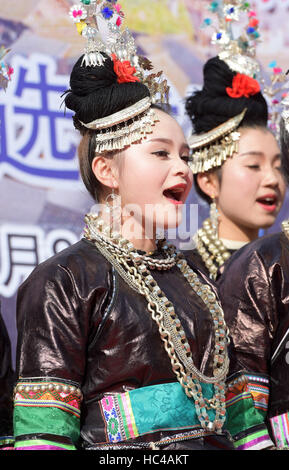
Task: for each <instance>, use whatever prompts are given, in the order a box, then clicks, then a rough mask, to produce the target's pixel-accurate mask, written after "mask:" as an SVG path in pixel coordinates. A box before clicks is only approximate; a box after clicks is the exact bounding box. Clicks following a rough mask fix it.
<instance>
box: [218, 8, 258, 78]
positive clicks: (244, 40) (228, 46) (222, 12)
mask: <svg viewBox="0 0 289 470" xmlns="http://www.w3.org/2000/svg"><path fill="white" fill-rule="evenodd" d="M212 3H213V4H214V6H213V7H212V4H211V10H212V11H213V12H214V13H217V16H218V27H217V28H216V32H215V33H214V34H213V36H212V44H216V45H217V46H218V47H219V49H220V52H219V54H218V56H219V58H220V59H221V60H223V61H224V62H226V64H227V65H228V67H230V69H231V70H233V71H234V72H238V73H241V74H245V75H248V76H250V77H252V78H258V76H259V73H260V65H259V63H258V61H257V60H256V46H257V44H258V42H259V41H260V34H259V31H258V24H259V22H258V20H257V18H256V17H255V16H256V13H255V12H254V11H253V10H251V6H250V3H249V2H245V1H243V0H218V1H216V2H212ZM244 13H245V14H246V15H247V17H248V20H247V21H246V22H247V24H246V25H245V28H243V29H242V32H241V34H239V35H238V34H236V32H234V27H235V26H237V24H236V23H240V21H241V17H242V16H244Z"/></svg>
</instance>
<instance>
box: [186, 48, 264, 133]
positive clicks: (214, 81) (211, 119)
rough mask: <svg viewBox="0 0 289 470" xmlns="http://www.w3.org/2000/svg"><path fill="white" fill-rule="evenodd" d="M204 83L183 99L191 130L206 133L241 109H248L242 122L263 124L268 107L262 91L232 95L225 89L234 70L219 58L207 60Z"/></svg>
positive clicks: (231, 79)
mask: <svg viewBox="0 0 289 470" xmlns="http://www.w3.org/2000/svg"><path fill="white" fill-rule="evenodd" d="M203 74H204V85H203V88H202V90H200V91H197V92H196V93H195V94H194V95H193V96H190V97H189V98H187V100H186V104H185V106H186V111H187V113H188V115H189V117H190V119H191V121H192V124H193V127H194V131H195V132H196V133H197V134H198V133H201V132H207V131H209V130H211V129H213V128H215V127H217V126H218V125H220V124H223V123H224V122H226V121H227V120H228V119H230V118H231V117H234V116H237V115H238V114H240V113H241V112H242V111H243V110H244V108H247V112H246V114H245V117H244V119H243V121H242V125H248V126H266V125H267V120H268V107H267V103H266V100H265V99H264V97H263V95H262V93H261V92H258V93H256V94H255V95H252V96H250V97H249V98H246V97H241V98H231V97H230V96H229V95H228V94H227V92H226V88H227V87H231V86H232V81H233V78H234V76H235V75H236V72H233V71H232V70H231V69H230V68H229V67H228V65H227V64H226V63H225V62H224V61H223V60H221V59H219V57H213V58H212V59H209V60H208V61H207V62H206V64H205V65H204V70H203Z"/></svg>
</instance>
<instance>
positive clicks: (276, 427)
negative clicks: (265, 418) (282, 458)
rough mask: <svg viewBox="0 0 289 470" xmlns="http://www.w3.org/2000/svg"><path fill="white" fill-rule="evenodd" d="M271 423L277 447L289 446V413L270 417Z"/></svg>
mask: <svg viewBox="0 0 289 470" xmlns="http://www.w3.org/2000/svg"><path fill="white" fill-rule="evenodd" d="M270 423H271V427H272V431H273V435H274V439H275V443H276V447H277V448H280V449H282V448H284V447H287V448H288V447H289V413H283V414H281V415H278V416H274V417H273V418H270Z"/></svg>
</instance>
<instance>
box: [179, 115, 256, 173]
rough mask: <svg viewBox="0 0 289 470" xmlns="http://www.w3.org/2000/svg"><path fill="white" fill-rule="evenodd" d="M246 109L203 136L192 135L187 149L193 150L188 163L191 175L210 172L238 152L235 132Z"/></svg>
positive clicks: (237, 133)
mask: <svg viewBox="0 0 289 470" xmlns="http://www.w3.org/2000/svg"><path fill="white" fill-rule="evenodd" d="M246 110H247V109H246V108H245V109H244V110H243V111H242V113H240V114H238V115H237V116H234V117H233V118H231V119H229V120H228V121H226V122H225V123H223V124H221V125H220V126H218V127H215V128H214V129H212V130H211V131H209V132H206V133H203V134H198V135H197V134H193V135H192V136H191V137H190V138H189V140H188V143H189V147H190V149H191V150H193V158H192V161H191V163H190V167H191V170H192V172H193V174H198V173H203V172H206V171H210V170H211V169H212V168H218V167H220V166H221V165H222V164H223V163H224V162H225V161H226V160H227V158H229V157H232V156H233V154H234V153H235V152H238V143H239V139H240V133H239V132H237V131H236V129H237V128H238V126H239V124H240V123H241V121H242V120H243V118H244V116H245V113H246Z"/></svg>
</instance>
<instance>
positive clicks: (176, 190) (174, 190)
mask: <svg viewBox="0 0 289 470" xmlns="http://www.w3.org/2000/svg"><path fill="white" fill-rule="evenodd" d="M185 188H186V185H184V184H180V185H176V186H173V187H171V188H168V189H165V190H164V192H163V195H164V196H165V197H166V198H167V199H168V200H169V201H170V202H172V203H174V204H183V202H184V201H183V199H182V196H183V194H184V191H185Z"/></svg>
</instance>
